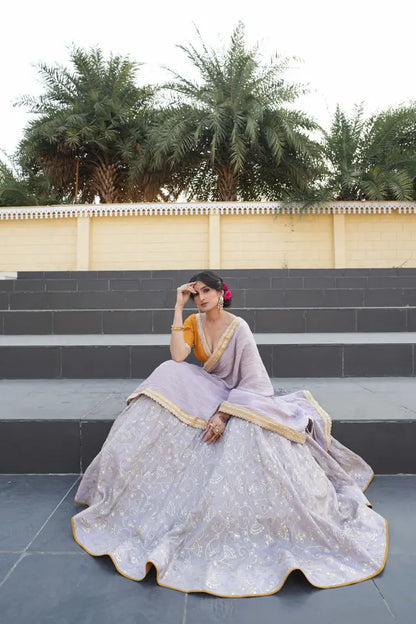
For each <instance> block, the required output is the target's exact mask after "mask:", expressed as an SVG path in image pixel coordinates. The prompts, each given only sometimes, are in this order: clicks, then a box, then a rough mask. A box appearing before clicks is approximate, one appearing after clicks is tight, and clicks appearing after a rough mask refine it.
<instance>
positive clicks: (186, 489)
mask: <svg viewBox="0 0 416 624" xmlns="http://www.w3.org/2000/svg"><path fill="white" fill-rule="evenodd" d="M202 436H203V433H202V431H201V430H200V429H196V428H194V427H191V426H189V425H187V424H185V423H184V422H181V420H180V419H178V418H177V417H176V416H174V415H173V414H172V413H171V412H170V411H167V409H165V407H163V406H162V405H160V404H159V403H157V402H155V401H154V400H153V399H151V398H149V397H148V396H144V395H140V396H139V397H138V398H136V399H135V400H133V401H132V402H131V403H130V404H129V405H128V406H127V407H126V408H125V410H124V411H123V412H122V413H121V414H120V416H119V417H118V418H117V420H116V421H115V423H114V425H113V427H112V429H111V431H110V434H109V436H108V438H107V440H106V442H105V444H104V446H103V448H102V450H101V452H100V453H99V455H98V456H97V457H96V458H95V459H94V461H93V462H92V463H91V464H90V466H89V467H88V469H87V470H86V473H85V475H84V477H83V479H82V481H81V484H80V486H79V489H78V492H77V494H76V500H77V501H79V502H81V503H83V504H87V505H88V506H89V507H88V508H86V509H84V510H82V511H80V513H78V514H77V515H76V516H74V517H73V518H72V523H73V532H74V537H75V539H76V541H77V542H78V543H79V544H80V545H81V546H82V547H83V548H84V549H85V550H86V551H87V552H89V553H90V554H92V555H105V554H106V555H109V556H110V557H111V559H112V560H113V562H114V565H115V566H116V568H117V570H118V571H119V572H120V573H121V574H123V575H124V576H126V577H128V578H131V579H134V580H140V579H143V578H144V577H145V575H146V573H147V572H148V570H149V569H150V567H151V565H152V564H153V565H154V566H155V568H156V570H157V581H158V583H159V584H160V585H163V586H166V587H170V588H174V589H178V590H181V591H184V592H192V591H203V592H208V593H210V594H214V595H217V596H228V597H237V596H259V595H267V594H272V593H274V592H277V591H279V589H280V588H281V587H282V586H283V584H284V582H285V580H286V578H287V576H288V575H289V574H290V572H291V571H293V570H295V569H299V570H301V571H302V572H303V574H304V575H305V577H306V578H307V579H308V581H309V582H310V583H311V584H312V585H314V586H316V587H322V588H329V587H336V586H339V585H348V584H351V583H356V582H359V581H363V580H365V579H368V578H371V577H373V576H375V575H376V574H378V573H379V572H381V570H382V569H383V567H384V564H385V561H386V556H387V543H388V534H387V523H386V521H385V519H384V518H383V517H381V516H380V515H379V514H377V513H376V512H375V511H374V510H373V509H372V508H371V506H370V503H369V501H368V499H367V498H366V496H365V495H364V494H363V491H364V490H365V488H366V487H367V486H368V484H369V482H370V481H371V479H372V476H373V472H372V470H371V468H370V467H369V466H368V464H367V463H366V462H365V461H364V460H363V459H361V458H360V457H359V456H358V455H356V454H355V453H353V452H352V451H351V450H349V449H347V448H346V447H344V446H343V445H342V444H340V443H339V442H338V441H337V440H335V439H334V438H331V445H330V449H329V450H328V451H326V450H324V449H323V448H322V447H321V446H320V445H319V444H317V442H316V441H315V440H314V438H313V437H312V435H309V434H308V436H307V439H306V442H305V443H304V444H298V443H297V442H293V441H291V440H289V439H287V438H285V437H283V436H281V435H278V434H276V433H275V432H273V431H269V430H267V429H264V428H262V427H260V426H258V425H257V424H254V423H253V422H248V421H246V420H243V419H242V418H236V417H233V418H231V419H230V421H229V422H228V425H227V427H226V431H225V433H224V435H223V437H222V438H221V439H220V440H219V441H218V442H217V443H214V444H210V445H208V444H206V443H204V442H202Z"/></svg>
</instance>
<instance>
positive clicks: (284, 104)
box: [0, 23, 416, 206]
mask: <svg viewBox="0 0 416 624" xmlns="http://www.w3.org/2000/svg"><path fill="white" fill-rule="evenodd" d="M179 48H180V49H181V50H182V52H183V53H184V55H185V56H186V57H187V59H188V62H189V63H190V65H191V68H192V71H193V75H195V76H196V78H195V79H193V78H188V77H186V76H182V75H180V74H178V73H177V72H175V71H173V70H170V72H171V76H172V80H171V81H170V82H169V83H168V84H166V85H164V86H163V87H157V86H153V87H152V86H143V87H140V86H137V84H136V74H137V71H138V69H139V64H137V63H135V62H133V61H131V60H130V59H129V58H128V57H122V56H114V55H111V56H110V57H109V58H108V59H105V58H104V56H103V53H102V52H101V50H100V49H94V48H93V49H91V50H88V51H86V50H82V49H80V48H77V47H73V48H72V49H71V51H70V64H71V69H68V68H66V67H63V66H52V67H50V66H48V65H44V64H42V65H40V66H39V68H38V69H39V74H40V78H41V80H42V83H43V87H44V90H43V93H42V95H41V96H39V97H37V98H34V97H30V96H26V97H23V98H21V100H20V101H19V104H20V105H22V106H25V107H27V108H28V109H29V111H30V112H31V113H32V115H33V119H32V121H31V122H30V123H29V124H28V126H27V127H26V129H25V132H24V137H23V140H22V141H21V143H20V145H19V149H18V155H17V165H16V166H14V168H10V167H7V166H6V165H5V164H4V163H3V164H1V163H0V205H27V204H37V203H58V202H72V201H81V202H91V201H93V200H94V196H95V195H99V197H100V199H101V201H102V202H116V201H176V200H177V199H178V198H179V197H185V198H187V199H188V200H193V199H197V200H226V201H230V200H246V201H252V200H262V199H263V200H282V201H284V202H291V201H300V202H301V203H302V204H303V205H304V206H305V205H306V204H310V203H316V202H320V201H325V200H328V199H336V200H365V199H367V200H393V199H395V200H410V199H414V198H415V188H416V184H415V180H416V105H415V104H411V105H409V106H402V107H399V108H396V109H389V110H386V111H384V112H382V113H379V114H377V115H373V116H371V117H370V118H366V117H365V115H364V109H363V106H362V105H361V106H357V107H356V108H355V110H354V112H353V113H352V114H351V115H347V114H346V113H345V112H343V111H342V110H341V109H340V108H339V107H337V109H336V111H335V114H334V116H333V119H332V124H331V127H330V130H329V131H328V132H324V131H323V130H322V129H321V128H319V127H318V126H317V124H316V123H315V122H314V121H313V120H312V119H311V118H310V117H309V116H308V115H307V114H305V113H304V112H302V111H299V110H296V108H295V104H296V99H297V98H298V96H299V95H301V94H302V93H303V92H304V88H303V87H302V85H299V84H293V83H289V82H288V81H287V80H286V78H285V76H286V70H287V69H288V66H289V64H290V63H291V62H292V60H293V59H289V58H282V57H279V56H277V55H276V56H274V57H273V58H272V59H271V60H270V62H268V63H265V62H263V59H262V57H261V55H260V53H259V49H258V48H257V47H254V48H252V49H251V48H248V46H247V44H246V41H245V32H244V27H243V25H242V24H241V23H240V24H238V26H237V27H236V29H235V30H234V32H233V34H232V36H231V39H230V41H229V44H228V46H227V47H226V48H225V49H223V50H217V49H214V48H212V47H209V46H208V45H206V44H205V43H204V41H203V39H202V38H201V36H200V34H199V32H198V43H197V45H192V44H189V45H182V46H179ZM156 95H157V96H158V98H157V99H156V97H155V96H156ZM316 137H319V139H318V138H316ZM76 178H77V183H78V195H77V197H75V186H76Z"/></svg>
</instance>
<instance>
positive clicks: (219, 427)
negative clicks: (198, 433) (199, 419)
mask: <svg viewBox="0 0 416 624" xmlns="http://www.w3.org/2000/svg"><path fill="white" fill-rule="evenodd" d="M228 419H229V416H228V415H227V414H221V413H220V412H217V413H216V414H214V415H213V416H211V418H210V419H209V421H208V424H207V428H206V429H205V431H204V438H203V442H208V444H211V442H216V441H217V440H219V439H220V437H221V436H222V434H223V433H224V431H225V427H226V425H227V421H228Z"/></svg>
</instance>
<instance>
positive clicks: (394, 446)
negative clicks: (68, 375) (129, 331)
mask: <svg viewBox="0 0 416 624" xmlns="http://www.w3.org/2000/svg"><path fill="white" fill-rule="evenodd" d="M273 381H274V386H275V390H276V392H277V393H278V394H286V393H289V392H293V391H294V390H299V389H303V388H305V389H309V390H310V391H311V392H312V394H313V396H314V397H315V398H316V399H317V401H318V402H319V403H320V404H321V405H322V407H323V408H324V409H326V410H327V411H328V412H329V414H330V415H331V417H332V419H333V428H332V434H333V436H334V437H335V438H337V439H338V440H339V441H340V442H342V443H343V444H345V445H346V446H348V447H349V448H351V449H352V450H354V451H355V452H357V453H358V454H359V455H361V456H362V457H364V458H365V459H366V461H368V463H369V464H370V465H371V466H372V468H373V470H374V471H375V472H376V473H377V474H394V473H411V474H412V473H416V455H415V453H414V448H415V445H416V408H415V405H416V401H415V398H416V397H415V395H416V387H415V385H414V384H413V381H411V380H409V379H402V378H399V379H390V378H387V379H384V380H378V379H362V378H360V379H357V380H351V379H343V380H339V379H299V378H297V379H287V380H284V381H282V380H280V379H274V380H273ZM138 383H139V379H136V380H129V381H126V380H119V379H118V380H106V381H105V382H104V381H103V380H101V381H100V380H92V379H88V380H84V381H82V380H65V381H57V380H50V381H39V380H36V381H31V380H22V381H1V382H0V393H1V395H2V397H3V406H4V407H3V410H2V414H1V417H0V437H1V440H2V452H1V454H0V472H3V473H70V472H72V473H78V472H83V471H84V470H85V469H86V467H87V466H88V464H89V463H90V462H91V460H92V459H93V458H94V457H95V455H96V454H97V453H98V451H99V450H100V448H101V446H102V444H103V442H104V440H105V437H106V436H107V434H108V431H109V429H110V427H111V425H112V423H113V421H114V418H115V417H116V416H117V415H118V414H119V413H120V412H121V411H122V409H123V408H124V405H125V398H126V397H127V396H128V395H129V394H130V392H131V391H132V390H133V389H134V388H135V387H136V386H137V385H138Z"/></svg>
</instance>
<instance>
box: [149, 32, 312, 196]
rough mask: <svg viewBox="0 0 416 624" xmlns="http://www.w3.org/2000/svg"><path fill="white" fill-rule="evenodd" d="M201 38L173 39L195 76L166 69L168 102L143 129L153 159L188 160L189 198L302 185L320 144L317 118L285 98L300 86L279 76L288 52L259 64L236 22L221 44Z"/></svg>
mask: <svg viewBox="0 0 416 624" xmlns="http://www.w3.org/2000/svg"><path fill="white" fill-rule="evenodd" d="M199 43H200V49H198V48H197V47H195V46H193V45H189V46H179V47H180V49H181V50H182V51H183V52H184V53H185V54H186V56H187V57H188V60H189V61H190V62H191V64H192V65H193V66H194V69H196V70H197V72H198V74H199V80H191V79H189V78H186V77H183V76H181V75H179V74H177V73H176V72H173V71H172V75H173V81H172V82H170V83H169V84H167V85H165V89H166V90H167V91H168V93H169V94H170V96H171V101H170V104H169V106H168V107H166V109H165V115H164V118H163V121H162V123H161V124H159V125H157V126H156V127H154V128H153V131H152V132H151V134H150V136H149V145H150V147H149V149H150V151H151V153H152V162H153V166H154V167H155V168H156V169H157V168H159V167H163V166H166V164H167V165H168V166H169V168H170V170H171V171H175V170H177V168H183V165H184V163H186V162H188V163H189V164H190V163H192V165H191V167H192V170H193V183H192V185H191V186H188V188H187V190H188V198H189V199H191V198H194V197H196V198H199V199H222V200H233V199H242V198H244V199H259V198H260V197H263V198H270V199H276V198H280V197H281V195H282V193H283V191H285V193H286V192H291V193H292V194H293V193H295V192H296V191H300V190H301V189H302V188H303V187H305V186H306V185H307V183H308V182H312V180H313V177H314V174H315V175H316V173H317V171H318V169H319V151H320V150H319V146H318V145H317V144H316V143H315V142H314V141H313V140H312V139H311V138H310V133H311V132H312V131H313V130H315V129H316V128H317V126H316V124H315V123H314V122H313V121H312V120H311V119H309V118H308V117H307V116H306V115H305V114H303V113H301V112H299V111H296V110H294V109H293V108H291V107H290V106H288V105H290V104H292V103H293V102H294V101H295V99H296V98H297V96H298V95H299V94H300V93H301V92H302V91H303V89H302V87H301V86H300V85H295V84H289V83H287V82H286V81H285V80H284V78H283V76H284V73H285V70H286V69H287V66H288V64H289V62H290V59H281V58H279V57H277V56H276V57H275V58H274V59H272V61H271V62H270V63H269V64H261V62H260V56H259V53H258V50H257V48H255V49H252V50H249V49H247V46H246V43H245V38H244V28H243V25H242V24H239V25H238V26H237V28H236V29H235V31H234V33H233V35H232V37H231V41H230V44H229V47H228V49H226V50H225V51H223V52H218V51H216V50H214V49H213V48H210V47H208V46H207V45H206V44H205V43H204V42H203V41H202V39H201V37H199ZM185 168H186V169H187V167H185ZM198 172H200V173H199V175H198ZM207 176H208V177H207ZM198 182H199V183H198Z"/></svg>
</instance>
